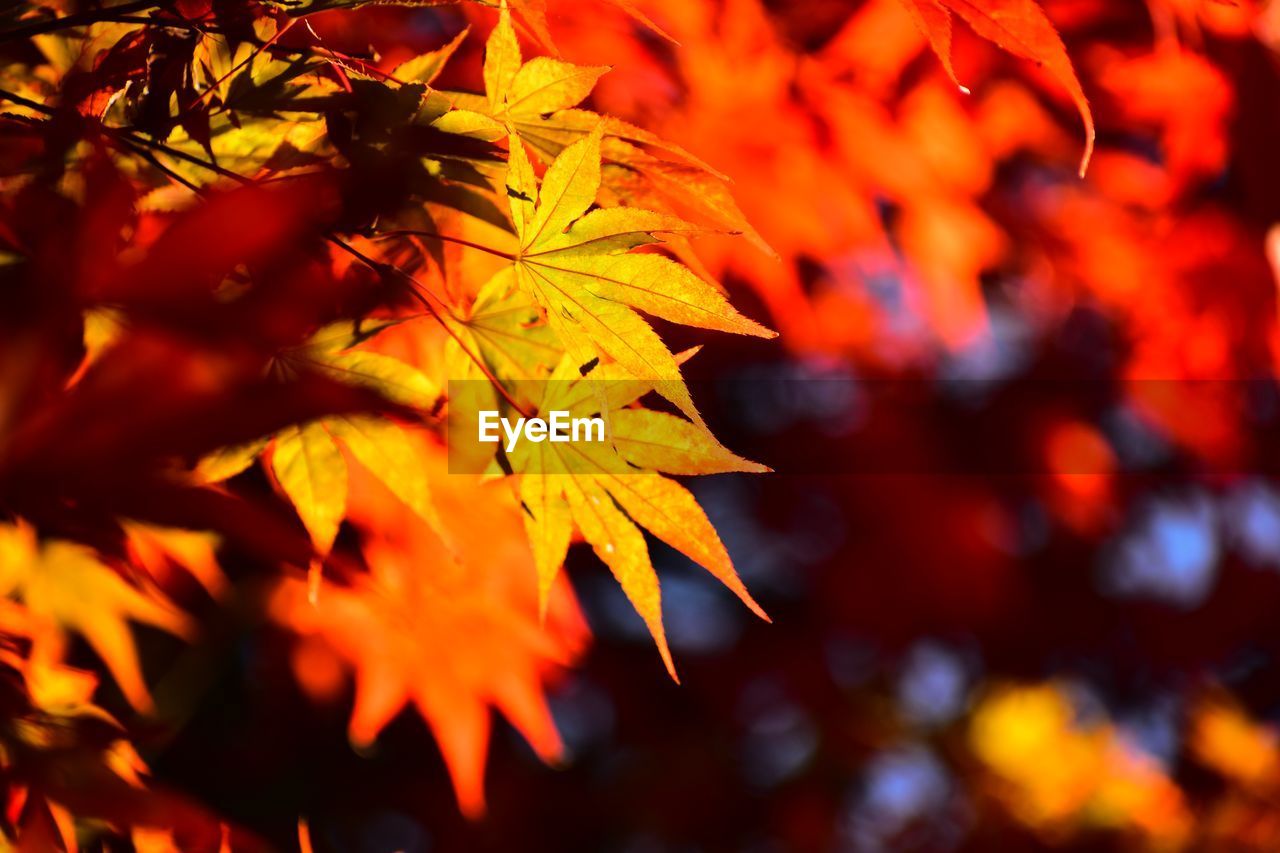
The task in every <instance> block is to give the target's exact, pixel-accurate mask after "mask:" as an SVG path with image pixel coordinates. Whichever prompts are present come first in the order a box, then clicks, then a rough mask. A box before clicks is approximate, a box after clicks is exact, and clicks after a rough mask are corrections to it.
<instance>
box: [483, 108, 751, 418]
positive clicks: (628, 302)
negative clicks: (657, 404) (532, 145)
mask: <svg viewBox="0 0 1280 853" xmlns="http://www.w3.org/2000/svg"><path fill="white" fill-rule="evenodd" d="M602 134H603V126H602V125H597V127H596V129H595V130H593V131H592V132H591V133H589V134H588V135H587V137H586V138H585V139H581V140H579V141H578V142H575V143H574V144H572V145H570V146H569V147H568V148H566V149H565V150H564V151H563V152H561V154H560V156H559V157H557V158H556V159H555V160H554V161H553V162H552V163H551V165H550V166H549V167H548V168H547V172H546V175H545V177H544V179H543V181H542V184H541V187H539V185H538V181H537V179H536V177H535V176H534V173H533V168H532V165H531V164H530V163H529V160H528V157H527V156H526V154H525V152H524V147H523V145H522V144H521V143H520V141H519V139H518V138H517V137H515V136H513V137H512V138H511V153H510V161H509V168H508V171H507V185H506V186H507V196H508V201H509V203H510V207H511V218H512V222H513V223H514V225H515V229H516V236H517V249H516V251H515V253H514V255H513V256H512V263H513V265H514V268H515V273H516V275H515V283H516V285H517V286H518V287H520V288H521V289H522V290H524V291H525V292H526V293H528V294H529V295H530V296H532V297H533V299H534V301H535V302H536V303H537V304H538V305H539V306H540V307H541V308H542V309H543V310H544V311H545V312H546V317H547V321H548V322H549V324H550V325H551V328H552V329H553V330H554V331H555V332H556V335H557V336H558V337H559V339H560V342H561V343H562V344H563V345H564V347H565V350H566V351H567V352H568V353H569V356H570V357H571V358H572V359H574V361H575V363H576V364H577V365H578V366H579V367H582V366H584V365H588V364H591V363H594V362H595V361H596V360H600V359H608V360H611V361H614V362H617V363H618V364H620V365H621V366H622V367H623V368H625V369H626V370H627V371H628V372H629V373H630V374H631V375H632V376H634V377H636V378H640V379H645V380H651V381H652V382H653V387H654V388H655V389H656V390H657V391H658V393H659V394H661V395H662V396H663V397H666V398H667V399H668V400H670V401H671V402H672V403H674V404H675V405H676V406H678V407H679V408H680V410H681V411H683V412H684V413H685V414H686V415H688V416H689V417H690V418H691V419H693V420H694V421H697V422H699V423H700V422H701V421H700V417H699V415H698V413H697V409H696V408H695V406H694V404H693V400H692V398H691V397H690V396H689V390H688V388H687V387H686V386H685V384H684V381H683V380H682V379H681V377H680V368H679V366H678V365H677V363H676V360H675V357H674V356H673V355H672V353H671V351H670V350H669V349H667V346H666V344H664V343H663V342H662V340H661V339H660V338H659V337H658V335H657V333H656V332H654V330H653V328H652V327H651V326H650V325H649V324H648V323H647V322H646V321H645V320H644V319H643V318H641V317H640V315H639V314H638V313H636V310H633V309H639V310H640V311H643V312H645V313H646V314H649V315H651V316H654V317H660V318H662V319H664V320H669V321H671V322H674V323H680V324H682V325H686V326H697V327H700V328H704V329H716V330H720V331H725V332H735V333H738V334H744V335H755V336H758V337H773V336H774V333H773V332H771V331H770V330H768V329H766V328H765V327H764V326H761V325H760V324H758V323H756V322H754V321H752V320H749V319H747V318H746V317H744V316H742V315H741V314H739V313H738V311H737V310H736V309H734V308H733V307H732V306H731V305H730V304H729V301H728V300H727V299H725V297H724V295H723V294H722V293H721V292H720V291H719V290H718V289H716V288H715V287H713V286H711V285H710V284H708V283H707V282H706V281H704V280H703V279H701V278H699V277H698V276H697V275H695V274H694V273H693V272H692V271H691V270H689V269H688V268H687V267H685V266H684V265H682V264H680V263H678V262H676V261H674V260H672V259H671V258H668V257H666V256H664V255H659V254H654V253H636V252H632V251H631V250H632V249H634V248H636V247H638V246H642V245H645V244H650V243H656V242H659V241H660V239H661V238H660V236H658V235H663V234H688V233H693V232H696V231H698V230H699V229H698V228H697V227H696V226H693V225H690V224H689V223H686V222H684V221H682V220H680V219H677V218H676V217H673V216H668V215H666V214H662V213H657V212H654V211H647V210H633V209H630V208H602V209H597V210H592V211H590V212H588V209H589V208H591V206H592V205H593V204H594V203H595V200H596V195H597V193H598V192H599V189H600V140H601V136H602Z"/></svg>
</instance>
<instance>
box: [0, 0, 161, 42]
mask: <svg viewBox="0 0 1280 853" xmlns="http://www.w3.org/2000/svg"><path fill="white" fill-rule="evenodd" d="M169 2H170V0H134V2H132V3H121V4H120V5H119V6H104V7H102V8H99V9H93V10H86V11H84V12H76V13H75V14H73V15H65V16H63V17H61V18H49V19H47V20H43V21H36V22H35V23H33V24H27V25H26V26H24V27H15V28H14V29H12V30H6V31H5V32H0V44H8V43H9V42H14V41H21V40H22V39H28V38H31V37H32V36H39V35H44V34H45V33H53V32H57V31H58V30H69V29H72V28H74V27H84V26H88V25H90V24H96V23H98V22H99V21H105V20H107V19H109V18H110V17H111V16H114V15H128V14H130V13H131V12H142V11H145V10H147V9H155V8H159V7H161V6H168V5H169Z"/></svg>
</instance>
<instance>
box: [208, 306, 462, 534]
mask: <svg viewBox="0 0 1280 853" xmlns="http://www.w3.org/2000/svg"><path fill="white" fill-rule="evenodd" d="M387 325H388V324H381V325H375V326H373V327H372V328H362V327H361V326H360V324H357V323H352V322H341V323H334V324H332V325H330V326H326V327H325V328H323V329H321V330H319V331H318V332H316V333H315V334H314V335H313V336H312V337H311V338H310V339H309V340H308V341H307V343H306V344H305V345H303V346H302V347H299V348H298V349H296V350H292V351H290V352H286V353H283V354H281V355H280V356H279V357H278V358H277V359H276V363H275V365H274V366H273V370H276V371H278V372H280V373H281V374H282V375H289V374H291V373H293V372H296V371H299V370H311V371H315V372H318V373H322V374H324V375H326V376H329V377H331V378H333V379H335V380H338V381H340V382H345V383H347V384H349V385H359V386H361V387H365V388H369V389H371V390H374V391H377V392H378V393H379V394H381V395H382V396H384V397H386V398H387V399H388V400H391V401H392V402H395V403H399V404H401V405H403V406H407V407H410V408H416V409H420V410H428V409H430V408H431V407H432V406H434V405H435V402H436V400H437V399H438V398H439V396H440V392H439V388H438V387H437V385H436V384H435V383H434V382H433V381H431V379H429V378H428V377H427V376H426V375H425V374H423V373H422V372H421V371H419V370H417V369H416V368H414V367H411V366H410V365H408V364H405V363H404V362H402V361H399V360H398V359H394V358H391V357H389V356H385V355H382V354H380V353H375V352H367V351H364V350H357V349H353V348H352V347H354V346H355V345H356V344H358V343H360V342H362V341H364V340H366V339H368V338H369V337H371V336H372V335H375V334H377V333H378V332H379V331H382V330H383V329H384V328H387ZM344 447H345V448H346V450H347V452H348V453H349V454H350V455H351V457H352V458H354V459H355V460H356V462H358V463H359V464H360V465H361V466H362V467H364V468H365V469H367V470H368V471H369V473H371V474H373V475H374V476H375V477H377V478H378V479H379V480H381V481H382V482H383V483H384V484H385V485H386V486H387V487H388V488H389V489H390V490H391V492H392V493H393V494H394V495H396V497H398V498H400V500H402V501H404V503H405V504H406V505H407V506H409V507H410V508H411V509H412V510H413V511H414V512H416V513H418V514H419V515H421V516H422V517H423V519H425V520H426V521H427V522H428V523H431V524H433V525H437V528H438V519H437V517H436V514H435V510H434V509H433V507H432V504H431V497H430V492H429V488H428V485H427V480H426V477H425V475H424V474H423V473H422V466H421V464H420V460H419V459H418V456H417V453H416V451H415V450H414V448H413V444H412V441H411V440H410V438H409V436H408V434H407V433H406V431H405V430H404V429H403V428H401V427H400V426H399V425H398V424H396V423H394V422H393V421H391V420H388V419H386V418H383V417H379V416H376V415H335V416H332V417H327V418H322V419H320V420H317V421H311V422H308V423H305V424H299V425H296V426H291V427H286V428H285V429H283V430H281V431H280V432H278V433H276V434H275V435H274V436H268V437H264V438H262V439H260V440H258V441H255V442H250V443H248V444H245V445H240V446H237V447H231V448H224V449H222V450H220V451H217V452H215V453H213V454H211V455H209V456H207V457H205V458H204V459H202V460H201V462H200V464H199V465H198V466H197V468H196V471H195V476H196V479H198V480H201V481H202V482H216V481H218V480H222V479H226V478H227V477H230V476H234V475H235V474H237V473H239V472H240V471H243V470H244V469H245V468H247V467H248V466H249V465H251V464H252V463H253V461H254V460H255V459H256V458H258V457H259V456H260V455H262V454H264V453H265V454H267V458H268V460H269V462H268V464H269V468H270V471H271V474H272V476H273V477H274V478H275V482H276V484H277V485H278V486H279V487H280V490H281V491H282V492H283V493H284V495H285V496H286V497H287V498H288V499H289V501H290V503H292V504H293V507H294V509H295V510H296V511H297V513H298V518H299V519H300V520H301V521H302V523H303V526H305V527H306V529H307V533H308V534H309V535H310V537H311V541H312V544H314V545H315V548H316V551H317V552H318V553H319V554H320V555H322V556H323V555H326V554H328V553H329V551H330V550H331V549H332V548H333V542H334V539H335V538H336V537H337V535H338V527H339V525H341V523H342V519H343V516H344V515H345V513H346V506H347V483H348V469H347V460H346V457H345V456H344V455H343V452H342V448H344Z"/></svg>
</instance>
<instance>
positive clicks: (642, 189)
mask: <svg viewBox="0 0 1280 853" xmlns="http://www.w3.org/2000/svg"><path fill="white" fill-rule="evenodd" d="M620 5H621V4H620ZM628 5H629V4H628ZM608 70H609V69H608V67H606V66H599V65H595V66H578V65H573V64H571V63H568V62H564V61H562V60H559V59H548V58H546V57H534V58H533V59H530V60H529V61H528V62H524V61H523V58H522V56H521V53H520V44H519V42H518V40H517V39H516V33H515V29H514V28H513V27H512V25H511V16H510V14H509V12H508V11H507V8H506V6H505V5H504V6H503V8H502V11H501V13H500V14H499V18H498V24H497V26H495V27H494V29H493V32H492V33H490V35H489V40H488V42H487V43H486V45H485V60H484V88H485V94H484V95H483V96H478V95H472V94H469V93H466V92H454V93H450V97H451V98H452V99H453V101H454V104H455V106H456V107H457V109H454V110H451V111H449V112H447V113H445V114H444V115H442V116H440V118H438V119H436V120H435V122H434V124H433V126H435V127H437V128H439V129H441V130H446V131H449V132H451V133H460V134H464V135H471V136H476V137H478V138H480V139H485V140H489V141H493V140H497V139H501V138H502V137H503V136H505V135H507V133H508V131H509V130H510V131H514V132H515V133H516V134H517V135H518V136H519V137H520V138H521V139H523V140H524V141H525V142H526V143H528V145H529V146H530V147H531V148H532V149H533V150H534V151H535V152H537V154H538V156H539V158H540V159H542V160H543V161H544V162H548V163H549V162H551V161H552V160H554V159H555V158H556V157H557V156H558V155H559V154H560V153H561V152H562V151H564V149H565V148H567V147H568V146H570V145H572V144H573V143H574V142H577V141H578V140H580V139H582V138H583V137H585V136H587V135H588V134H590V133H591V132H592V131H593V130H595V129H596V128H597V127H599V126H600V125H601V123H603V133H604V136H605V139H604V144H603V147H602V151H603V155H604V162H605V164H606V166H607V168H609V169H611V170H613V171H615V172H618V173H619V174H618V175H617V176H616V180H610V181H609V182H608V186H607V189H609V190H610V192H608V193H606V194H605V195H604V196H603V198H602V201H603V202H604V203H606V204H609V205H616V204H627V205H629V206H636V207H653V208H656V209H659V210H663V211H666V212H678V208H685V209H688V210H690V211H691V212H694V213H697V214H699V215H701V216H704V217H705V218H706V221H707V222H708V223H709V224H711V225H712V226H714V227H716V228H721V229H724V230H727V231H735V232H740V233H742V234H744V235H745V236H746V237H747V239H749V240H750V241H751V242H752V243H753V244H754V245H756V246H757V247H758V248H759V249H761V251H763V252H764V253H765V254H768V255H773V250H772V249H771V248H770V247H769V245H768V244H767V243H765V241H764V239H763V238H761V237H760V235H759V234H758V233H757V232H756V230H755V228H753V227H752V226H751V223H750V222H748V221H747V218H746V217H745V216H744V215H743V213H742V211H741V210H740V209H739V208H738V206H737V204H736V203H735V202H734V200H733V195H732V194H731V193H730V192H729V189H728V179H727V178H726V177H725V175H723V174H722V173H720V172H718V171H716V170H715V169H713V168H711V167H710V166H709V165H707V164H706V163H704V162H703V161H701V160H699V159H698V158H697V157H694V156H693V155H692V154H690V153H689V152H688V151H686V150H684V149H683V148H681V147H680V146H678V145H675V144H673V143H670V142H667V141H666V140H663V139H661V138H660V137H658V136H657V135H655V134H653V133H650V132H649V131H647V130H644V129H643V128H640V127H637V126H636V125H634V124H630V123H628V122H625V121H622V120H621V119H618V118H616V117H614V116H601V115H599V114H597V113H595V112H592V111H590V110H585V109H580V108H578V105H579V104H580V103H582V101H583V100H584V99H585V98H586V97H587V96H588V95H589V94H590V93H591V91H592V89H593V88H594V87H595V85H596V83H597V81H598V80H599V79H600V77H601V76H602V75H603V74H604V73H605V72H606V71H608ZM657 154H661V155H663V156H656V155H657ZM615 187H617V188H619V191H618V192H614V191H613V190H614V188H615ZM622 187H626V188H627V189H626V190H625V191H621V188H622ZM671 202H674V205H675V207H674V208H673V207H671V205H670V203H671Z"/></svg>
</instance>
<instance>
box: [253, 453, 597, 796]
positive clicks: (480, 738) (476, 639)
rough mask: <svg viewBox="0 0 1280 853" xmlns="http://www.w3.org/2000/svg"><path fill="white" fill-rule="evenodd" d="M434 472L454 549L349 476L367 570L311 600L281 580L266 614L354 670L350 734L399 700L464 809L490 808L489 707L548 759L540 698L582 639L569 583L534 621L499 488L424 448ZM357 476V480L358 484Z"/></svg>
mask: <svg viewBox="0 0 1280 853" xmlns="http://www.w3.org/2000/svg"><path fill="white" fill-rule="evenodd" d="M419 451H420V455H421V457H422V459H423V461H424V464H425V465H426V467H427V468H428V470H430V471H432V472H433V473H437V474H441V475H442V476H440V477H438V478H436V479H437V480H438V482H440V484H441V486H440V490H439V493H438V494H437V503H438V506H439V511H440V513H441V515H442V517H443V518H444V519H445V520H446V521H448V522H450V529H451V530H453V531H455V532H456V534H457V536H456V540H455V541H454V542H453V543H451V547H449V548H446V547H443V545H444V544H445V543H443V542H442V540H441V539H440V538H439V536H438V535H437V534H436V533H435V532H433V531H432V530H431V528H430V527H429V526H428V525H426V524H424V523H423V522H422V519H421V518H419V517H417V516H416V515H414V514H412V513H410V512H408V511H407V510H406V508H405V507H404V506H403V504H400V503H398V502H397V501H396V499H395V498H394V497H392V496H390V495H389V493H388V492H387V490H386V489H384V488H380V487H379V486H378V485H377V484H376V483H375V482H371V481H370V480H369V479H368V478H367V477H364V476H363V475H362V474H359V473H357V474H356V475H355V477H356V480H357V482H356V484H355V488H353V492H352V510H351V512H352V516H353V519H354V520H355V522H356V523H357V524H358V525H359V526H361V527H362V529H364V530H365V531H366V538H365V545H364V556H365V561H366V563H367V564H368V566H369V571H368V573H367V574H366V573H361V574H358V575H356V576H355V577H353V578H352V579H351V582H350V583H349V584H341V583H337V582H332V581H325V582H324V583H323V585H322V587H321V589H320V591H319V594H318V595H316V596H314V599H311V598H309V590H308V588H307V583H306V582H305V581H303V580H301V579H296V578H290V579H286V580H284V581H283V582H282V583H281V584H280V586H279V588H278V590H277V592H276V594H275V596H274V597H273V600H272V605H271V607H272V613H273V614H274V615H275V617H276V618H277V619H279V620H280V621H281V622H282V623H284V624H286V625H288V626H290V627H291V628H293V629H294V630H295V631H298V632H300V633H302V634H304V635H316V636H319V637H322V638H323V639H324V640H325V641H326V642H327V643H328V644H329V645H330V646H331V647H332V649H333V651H334V652H336V653H337V654H338V655H339V657H340V658H341V659H342V660H344V661H346V662H347V663H348V664H349V665H350V666H351V667H352V668H353V669H354V670H355V682H356V698H355V705H354V707H353V709H352V712H351V719H350V723H349V729H348V731H349V735H350V738H351V740H352V742H353V743H355V744H357V745H362V746H363V745H368V744H370V743H372V742H373V741H374V740H375V738H376V737H377V735H378V733H379V732H380V731H381V730H382V729H383V728H384V727H385V726H386V725H387V724H388V723H389V722H390V721H391V719H392V718H393V717H394V716H395V715H396V714H397V713H398V712H399V711H400V710H401V708H403V707H404V706H405V705H412V706H413V707H415V708H416V709H417V710H418V712H419V713H420V714H421V715H422V717H423V718H424V719H425V720H426V721H427V723H428V724H429V725H430V726H431V729H432V732H433V733H434V735H435V737H436V740H437V742H438V743H439V745H440V749H441V752H442V753H443V755H444V759H445V762H446V764H447V766H448V768H449V772H450V774H451V776H452V779H453V783H454V787H455V790H456V793H457V796H458V801H459V805H460V807H461V808H462V810H463V811H464V812H465V813H466V814H467V815H469V816H472V817H475V816H478V815H479V814H480V813H482V812H483V810H484V787H483V774H484V762H485V754H486V751H487V743H488V739H489V728H490V722H489V707H490V706H492V707H495V708H497V709H498V710H500V711H501V712H502V713H503V715H504V716H506V717H507V718H508V719H509V720H511V722H512V724H513V725H514V726H515V727H516V728H517V729H518V730H519V731H520V732H521V734H523V735H524V737H525V738H527V739H528V741H529V743H530V744H531V745H532V746H533V748H534V750H535V751H536V752H537V753H538V755H539V756H541V757H542V758H543V759H544V760H546V761H554V760H556V759H557V758H558V757H559V756H560V754H561V751H562V746H561V742H560V738H559V736H558V734H557V732H556V729H555V725H554V723H553V721H552V719H551V716H550V713H549V711H548V709H547V706H546V701H545V698H544V697H543V695H542V692H541V685H542V682H543V681H544V680H545V679H546V678H547V677H549V676H550V675H551V674H552V673H553V672H554V671H555V669H557V668H558V667H560V666H564V665H567V664H569V663H571V662H572V661H573V660H574V659H575V658H576V657H577V655H578V653H579V652H580V651H581V649H582V647H583V645H584V643H585V641H586V637H587V634H586V627H585V624H584V623H583V621H582V617H581V614H580V613H579V611H578V608H577V604H576V602H575V600H574V598H573V595H572V591H571V590H570V588H569V586H568V584H567V583H562V584H561V585H560V586H559V587H558V588H557V589H556V590H554V592H553V593H552V594H551V595H550V596H549V598H550V605H549V608H548V611H547V619H546V620H545V621H544V623H543V624H541V625H539V623H538V619H537V614H536V610H535V607H534V598H535V590H534V584H533V576H534V574H533V571H532V566H530V565H529V562H530V557H529V552H528V549H527V546H526V545H525V543H524V535H523V531H522V529H521V522H520V520H519V517H518V516H519V509H518V508H517V507H516V505H515V502H514V501H513V500H512V499H511V498H510V493H509V492H508V491H507V490H505V489H503V488H502V487H501V484H499V483H493V482H491V483H482V482H480V480H479V478H477V477H466V476H443V466H444V461H443V453H442V451H441V450H440V449H439V448H438V447H432V446H429V445H427V444H426V443H425V442H423V443H422V444H421V446H420V447H419ZM362 477H363V479H362Z"/></svg>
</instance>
